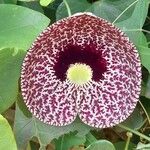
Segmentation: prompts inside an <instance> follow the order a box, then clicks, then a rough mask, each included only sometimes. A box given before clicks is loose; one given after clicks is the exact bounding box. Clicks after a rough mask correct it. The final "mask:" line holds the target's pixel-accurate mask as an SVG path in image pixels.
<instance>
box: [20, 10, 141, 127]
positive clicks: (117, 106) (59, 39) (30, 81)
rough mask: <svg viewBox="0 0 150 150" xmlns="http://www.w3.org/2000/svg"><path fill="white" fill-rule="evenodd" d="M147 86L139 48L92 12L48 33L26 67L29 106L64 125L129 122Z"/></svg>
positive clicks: (23, 84) (24, 82) (38, 42)
mask: <svg viewBox="0 0 150 150" xmlns="http://www.w3.org/2000/svg"><path fill="white" fill-rule="evenodd" d="M140 84H141V63H140V58H139V54H138V52H137V50H136V48H135V46H134V45H133V44H132V43H131V42H130V41H129V38H128V37H126V36H125V35H124V33H123V32H122V31H120V30H119V29H118V28H117V27H115V26H114V25H113V24H111V23H108V22H107V21H106V20H104V19H101V18H99V17H96V16H94V15H91V14H89V13H81V14H76V15H74V16H71V17H68V18H65V19H63V20H60V21H58V22H56V23H54V24H53V25H51V26H50V27H48V28H47V29H46V30H44V31H43V32H42V33H41V34H40V35H39V36H38V37H37V39H36V41H35V42H34V43H33V45H32V47H31V48H30V49H29V51H28V53H27V55H26V57H25V59H24V62H23V66H22V74H21V89H22V95H23V98H24V101H25V103H26V105H27V107H28V108H29V110H30V111H31V112H32V113H33V115H34V116H36V117H37V118H39V119H40V120H41V121H43V122H44V123H47V124H50V125H56V126H64V125H67V124H70V123H71V122H73V121H74V120H75V118H76V116H77V115H79V117H80V119H81V120H82V121H83V122H84V123H86V124H88V125H90V126H93V127H98V128H105V127H111V126H114V125H116V124H118V123H120V122H122V121H124V120H125V119H126V118H127V117H128V116H129V115H130V114H131V113H132V112H133V110H134V108H135V106H136V104H137V101H138V98H139V94H140Z"/></svg>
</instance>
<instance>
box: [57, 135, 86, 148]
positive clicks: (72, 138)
mask: <svg viewBox="0 0 150 150" xmlns="http://www.w3.org/2000/svg"><path fill="white" fill-rule="evenodd" d="M85 141H86V138H85V136H83V137H79V136H77V135H76V133H75V132H74V133H69V134H66V135H63V136H62V137H60V138H59V139H58V140H55V149H56V150H69V148H72V147H73V146H77V145H81V144H83V143H85Z"/></svg>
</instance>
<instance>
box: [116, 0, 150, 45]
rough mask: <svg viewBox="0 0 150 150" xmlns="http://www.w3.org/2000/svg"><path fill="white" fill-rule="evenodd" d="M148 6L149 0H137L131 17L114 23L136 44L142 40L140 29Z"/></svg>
mask: <svg viewBox="0 0 150 150" xmlns="http://www.w3.org/2000/svg"><path fill="white" fill-rule="evenodd" d="M148 7H149V0H144V1H143V0H138V2H137V4H136V6H135V9H134V11H133V14H132V15H131V17H130V18H129V19H127V20H124V21H122V22H119V23H117V24H116V25H117V26H118V27H120V28H121V29H122V30H123V31H124V32H125V33H126V34H127V35H128V36H129V38H130V39H131V40H132V41H133V42H134V44H135V45H137V46H138V45H139V41H140V42H141V39H142V40H143V35H142V32H141V31H142V27H143V24H144V22H145V19H146V16H147V12H148Z"/></svg>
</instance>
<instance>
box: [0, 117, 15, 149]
mask: <svg viewBox="0 0 150 150" xmlns="http://www.w3.org/2000/svg"><path fill="white" fill-rule="evenodd" d="M0 149H1V150H17V146H16V142H15V138H14V135H13V132H12V129H11V127H10V125H9V123H8V121H7V120H6V119H5V118H4V117H3V116H2V115H0Z"/></svg>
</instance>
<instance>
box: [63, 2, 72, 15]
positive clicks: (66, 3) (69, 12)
mask: <svg viewBox="0 0 150 150" xmlns="http://www.w3.org/2000/svg"><path fill="white" fill-rule="evenodd" d="M63 2H64V4H65V5H66V8H67V12H68V16H69V17H70V16H71V10H70V7H69V5H68V2H67V1H66V0H63Z"/></svg>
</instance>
